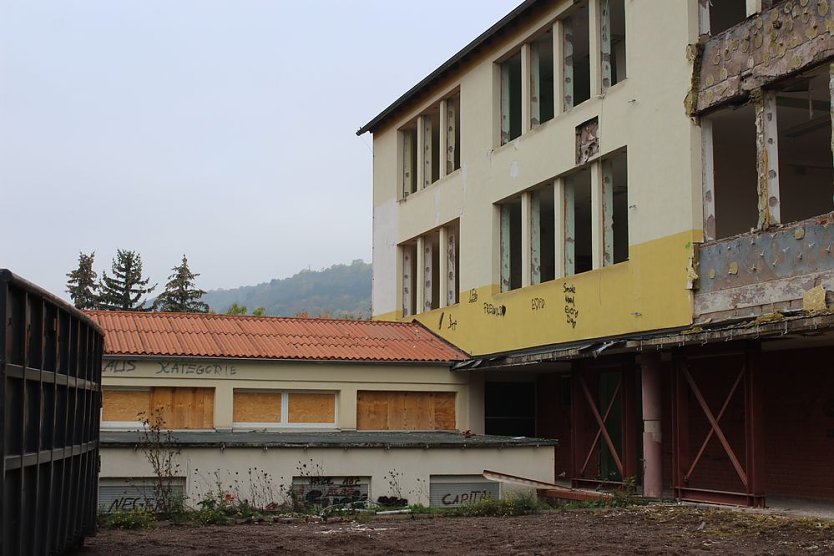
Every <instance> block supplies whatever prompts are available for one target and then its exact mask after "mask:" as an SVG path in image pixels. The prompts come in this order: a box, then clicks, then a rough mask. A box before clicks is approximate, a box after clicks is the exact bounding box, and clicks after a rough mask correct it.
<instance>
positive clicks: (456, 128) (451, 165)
mask: <svg viewBox="0 0 834 556" xmlns="http://www.w3.org/2000/svg"><path fill="white" fill-rule="evenodd" d="M444 131H445V132H446V134H447V135H446V153H445V158H444V160H445V161H446V173H447V174H451V173H452V172H454V171H455V170H457V169H458V168H460V95H455V96H453V97H450V98H448V99H446V122H445V126H444Z"/></svg>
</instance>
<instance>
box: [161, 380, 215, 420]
mask: <svg viewBox="0 0 834 556" xmlns="http://www.w3.org/2000/svg"><path fill="white" fill-rule="evenodd" d="M151 406H152V407H153V408H154V409H156V408H160V409H161V411H162V418H163V419H164V420H165V423H164V427H165V428H168V429H212V428H214V388H153V389H152V394H151Z"/></svg>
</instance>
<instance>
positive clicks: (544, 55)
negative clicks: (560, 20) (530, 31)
mask: <svg viewBox="0 0 834 556" xmlns="http://www.w3.org/2000/svg"><path fill="white" fill-rule="evenodd" d="M530 57H531V60H530V69H531V75H530V126H531V127H535V126H537V125H539V124H542V123H544V122H546V121H548V120H550V119H552V118H553V106H554V105H553V33H552V32H551V31H550V30H548V32H547V33H545V34H544V35H542V36H541V37H539V38H538V39H536V40H535V41H533V43H532V44H531V45H530Z"/></svg>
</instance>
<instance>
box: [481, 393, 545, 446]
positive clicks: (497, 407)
mask: <svg viewBox="0 0 834 556" xmlns="http://www.w3.org/2000/svg"><path fill="white" fill-rule="evenodd" d="M484 432H485V433H486V434H497V435H501V436H528V437H535V436H536V385H535V384H534V383H532V382H487V383H485V384H484Z"/></svg>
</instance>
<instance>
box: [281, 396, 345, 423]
mask: <svg viewBox="0 0 834 556" xmlns="http://www.w3.org/2000/svg"><path fill="white" fill-rule="evenodd" d="M287 398H288V399H287V422H288V423H333V422H334V421H335V420H336V396H335V395H334V394H309V393H300V392H298V393H296V392H290V393H288V394H287Z"/></svg>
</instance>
